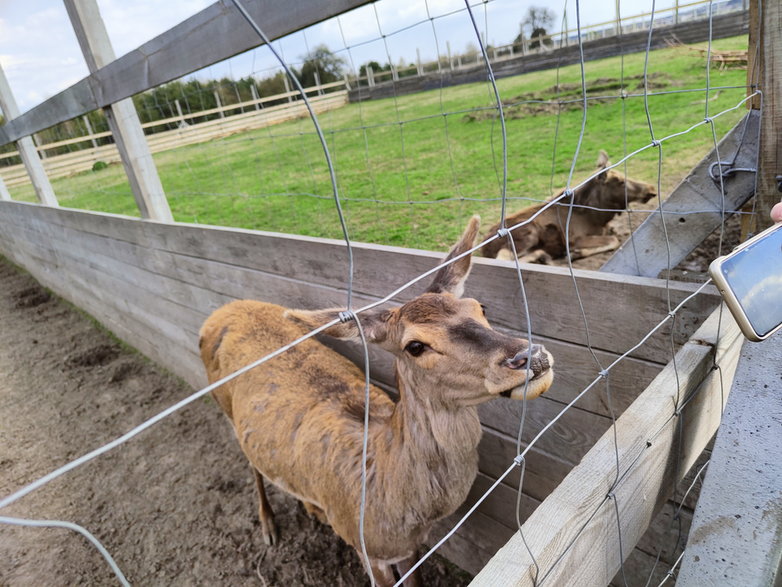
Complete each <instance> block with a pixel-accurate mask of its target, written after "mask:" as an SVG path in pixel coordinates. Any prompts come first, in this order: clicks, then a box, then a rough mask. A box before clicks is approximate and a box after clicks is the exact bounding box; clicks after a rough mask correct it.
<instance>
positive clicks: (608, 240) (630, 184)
mask: <svg viewBox="0 0 782 587" xmlns="http://www.w3.org/2000/svg"><path fill="white" fill-rule="evenodd" d="M608 165H609V162H608V155H607V154H606V152H605V151H600V156H599V157H598V159H597V168H598V170H600V169H605V168H606V167H608ZM563 192H564V190H563V191H561V192H559V194H557V196H556V197H559V196H560V195H562V193H563ZM656 195H657V188H656V187H655V186H653V185H652V184H649V183H645V182H643V181H637V180H634V179H630V178H628V177H625V176H624V175H623V174H621V173H619V172H618V171H614V170H613V169H609V170H608V171H605V172H604V173H601V174H600V175H598V176H596V177H594V178H593V179H592V180H591V181H589V182H587V183H586V184H584V185H583V186H581V187H579V188H578V189H576V190H574V194H573V204H575V205H576V206H588V207H587V208H580V207H574V208H573V214H572V215H571V218H570V234H569V244H570V253H571V257H572V258H573V259H580V258H582V257H588V256H590V255H595V254H597V253H603V252H606V251H613V250H614V249H616V248H618V247H619V244H620V243H619V239H617V238H616V237H615V236H612V235H607V234H605V232H606V226H607V225H608V223H609V222H610V221H611V219H612V218H613V217H614V216H616V215H617V214H618V213H619V212H621V211H622V210H625V209H626V208H627V204H628V203H630V202H644V203H645V202H648V201H649V200H650V199H652V198H653V197H654V196H656ZM569 203H570V198H569V197H567V196H566V197H565V198H563V200H562V201H561V204H559V203H558V204H555V205H553V206H552V207H551V208H548V209H547V210H545V211H544V212H543V213H541V214H540V215H539V216H537V217H536V218H535V219H534V220H532V221H531V222H529V223H528V224H525V225H523V226H520V227H519V228H517V229H515V230H513V231H512V232H511V235H512V236H513V243H514V246H515V248H516V254H517V256H518V258H519V260H520V261H522V262H526V263H536V262H537V263H549V262H550V261H551V260H552V259H557V258H559V257H564V256H565V255H566V254H567V248H566V246H565V227H566V226H567V216H568V206H567V205H568V204H569ZM545 204H546V203H545V202H543V203H540V204H535V205H532V206H528V207H526V208H524V209H522V210H520V211H518V212H516V213H515V214H513V215H511V216H508V217H507V218H506V219H505V226H507V227H511V226H514V225H515V224H518V223H519V222H523V221H524V220H527V219H529V218H531V217H532V216H533V215H534V214H535V213H537V212H538V211H539V210H540V209H541V208H542V207H543V206H544V205H545ZM499 228H500V225H499V223H498V224H495V225H494V226H492V227H491V228H490V229H489V231H488V234H487V236H492V235H494V234H496V233H497V231H498V230H499ZM481 254H482V255H483V256H484V257H496V258H498V259H512V258H513V254H512V252H511V249H510V248H509V245H508V241H507V239H506V238H499V239H496V240H494V241H492V242H490V243H488V244H487V245H486V246H484V247H483V248H482V249H481Z"/></svg>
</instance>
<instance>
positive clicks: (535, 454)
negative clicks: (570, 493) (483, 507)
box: [478, 427, 573, 501]
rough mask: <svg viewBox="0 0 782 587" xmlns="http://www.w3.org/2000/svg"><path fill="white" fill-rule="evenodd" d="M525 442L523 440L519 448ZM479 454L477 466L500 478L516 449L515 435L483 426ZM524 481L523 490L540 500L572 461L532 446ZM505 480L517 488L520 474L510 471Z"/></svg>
mask: <svg viewBox="0 0 782 587" xmlns="http://www.w3.org/2000/svg"><path fill="white" fill-rule="evenodd" d="M524 448H526V444H522V450H523V449H524ZM478 453H479V454H480V455H481V461H480V470H481V472H483V473H485V474H486V475H487V476H488V477H491V478H493V479H497V478H499V476H500V475H502V474H503V473H504V472H505V470H506V469H507V468H508V467H509V466H510V464H511V463H512V462H513V459H514V458H515V457H516V455H517V454H518V453H517V452H516V439H515V438H513V437H512V436H510V435H507V434H502V433H500V432H497V431H496V430H493V429H491V428H487V427H484V430H483V436H482V437H481V443H480V445H478ZM525 460H526V463H527V465H526V470H525V472H524V485H523V487H522V490H523V491H524V493H525V494H527V495H529V496H530V497H532V498H534V499H537V500H540V501H543V500H544V499H546V497H548V495H549V494H550V493H551V492H552V491H554V489H556V488H557V485H559V484H560V482H561V481H562V479H564V478H565V477H566V476H567V474H568V473H570V471H571V470H572V469H573V463H571V462H568V461H566V460H565V459H563V458H560V456H559V455H558V453H557V454H552V453H548V452H546V451H544V450H542V449H538V448H536V447H533V448H532V450H530V451H529V452H528V453H527V455H526V457H525ZM504 484H505V485H507V486H509V487H511V488H514V489H518V486H519V474H518V473H513V474H511V475H509V476H508V477H506V478H505V481H504Z"/></svg>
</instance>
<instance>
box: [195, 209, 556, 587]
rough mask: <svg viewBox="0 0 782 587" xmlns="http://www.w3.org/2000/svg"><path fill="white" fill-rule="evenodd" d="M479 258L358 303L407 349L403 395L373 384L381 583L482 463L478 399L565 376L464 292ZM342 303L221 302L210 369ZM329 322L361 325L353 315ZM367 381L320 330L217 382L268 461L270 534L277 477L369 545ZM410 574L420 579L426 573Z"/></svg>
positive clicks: (535, 388)
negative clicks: (395, 297) (418, 290)
mask: <svg viewBox="0 0 782 587" xmlns="http://www.w3.org/2000/svg"><path fill="white" fill-rule="evenodd" d="M478 227H479V219H478V217H477V216H475V217H473V218H472V219H471V220H470V222H469V224H468V226H467V229H466V231H465V232H464V234H463V235H462V237H461V239H460V240H459V242H458V243H457V244H456V245H455V246H454V247H453V248H452V249H451V252H450V253H449V255H448V257H447V259H451V258H453V257H456V256H458V255H460V254H462V253H464V252H466V251H468V250H469V249H470V248H472V246H474V242H475V238H476V237H477V235H478ZM469 269H470V255H466V256H465V257H463V258H461V259H459V260H458V261H455V262H454V263H451V264H450V265H447V266H444V267H443V268H441V269H440V270H439V271H438V272H437V273H436V274H435V277H434V280H433V283H432V284H431V285H430V286H429V288H428V290H427V291H426V293H423V294H421V295H420V296H418V297H416V298H414V299H412V300H411V301H409V302H407V303H405V304H404V305H402V306H400V307H396V308H393V309H387V310H381V309H374V310H368V311H365V312H361V313H359V314H358V317H359V320H360V324H361V327H362V330H363V333H364V335H365V337H366V340H367V341H368V342H371V343H375V344H377V345H379V346H380V347H382V348H384V349H386V350H388V351H390V352H391V353H392V354H393V355H394V356H395V367H396V374H397V383H398V389H399V399H398V401H397V402H394V401H392V400H391V399H390V398H389V397H388V395H387V394H386V393H384V392H383V391H382V390H381V389H379V388H377V387H374V386H371V389H370V402H369V403H370V405H369V431H368V453H367V475H366V479H367V481H366V506H365V507H366V509H365V512H366V513H365V522H364V536H365V543H366V550H367V553H368V558H369V561H370V569H371V572H372V574H373V576H374V578H375V580H376V581H377V583H378V584H379V585H391V584H393V583H394V581H395V577H394V567H396V570H397V571H398V572H399V573H400V574H402V573H405V572H407V570H409V569H410V567H411V566H412V564H413V563H414V562H415V557H416V554H417V550H418V547H419V546H420V545H421V544H422V543H423V542H424V541H425V540H426V538H427V534H428V533H429V531H430V529H431V527H432V525H433V524H434V522H436V521H437V520H439V519H441V518H444V517H445V516H448V515H449V514H451V513H453V512H454V511H455V510H456V509H457V508H458V507H459V506H460V505H461V503H462V502H463V501H464V500H465V498H466V497H467V493H468V491H469V489H470V487H471V486H472V483H473V481H474V479H475V477H476V475H477V472H478V452H477V446H478V442H479V439H480V437H481V425H480V422H479V420H478V412H477V405H478V404H481V403H483V402H486V401H488V400H491V399H492V398H496V397H498V396H505V397H511V398H515V399H521V398H523V397H526V398H527V399H532V398H535V397H537V396H538V395H540V394H541V393H543V392H545V391H546V390H547V389H548V388H549V386H550V385H551V381H552V378H553V372H552V365H553V359H552V358H551V356H550V355H549V353H548V352H547V351H546V350H545V349H544V348H543V347H542V346H539V345H532V346H530V344H529V342H528V341H527V340H524V339H520V338H514V337H511V336H507V335H505V334H502V333H499V332H497V331H495V330H493V329H492V328H491V326H490V325H489V323H488V321H487V320H486V318H485V316H484V312H483V307H482V306H481V304H480V303H478V302H477V301H476V300H474V299H467V298H465V299H462V298H460V296H461V293H462V291H463V284H464V281H465V279H466V278H467V274H468V272H469ZM338 315H339V310H337V309H330V310H319V311H305V310H288V309H286V308H283V307H280V306H276V305H273V304H268V303H263V302H258V301H247V300H245V301H237V302H232V303H229V304H227V305H226V306H223V307H222V308H219V309H218V310H216V311H215V312H214V313H213V314H212V315H211V316H210V317H209V318H208V319H207V320H206V322H205V323H204V325H203V327H202V329H201V339H200V347H201V357H202V359H203V362H204V364H205V366H206V371H207V374H208V377H209V381H210V382H214V381H217V380H219V379H221V378H223V377H225V376H226V375H228V374H230V373H232V372H233V371H235V370H237V369H239V368H241V367H243V366H244V365H247V364H249V363H251V362H253V361H255V360H256V359H258V358H259V357H263V356H265V355H267V354H269V353H271V352H272V351H275V350H276V349H278V348H279V347H281V346H283V345H285V344H287V343H290V342H291V341H293V340H296V339H297V338H299V337H301V336H302V335H304V334H305V333H307V332H308V331H310V330H311V329H313V328H315V327H318V326H321V325H324V324H326V323H328V322H330V321H332V320H333V319H334V318H336V317H338ZM325 332H326V334H329V335H331V336H334V337H337V338H341V339H351V340H358V339H359V336H360V335H359V332H358V328H357V325H356V323H355V321H354V320H349V321H347V322H341V323H339V324H337V325H335V326H333V327H331V328H329V329H328V330H326V331H325ZM364 381H365V379H364V373H363V372H362V371H361V370H360V369H359V368H358V367H356V366H355V365H354V364H353V363H352V362H350V361H349V360H348V359H347V358H345V357H344V356H342V355H340V354H338V353H337V352H336V351H333V350H331V349H329V348H328V347H326V346H324V345H323V344H322V343H320V342H319V341H317V340H314V339H312V338H310V339H307V340H305V341H304V342H302V343H300V344H299V345H297V346H295V347H293V348H291V349H290V350H288V351H287V352H285V353H283V354H282V355H280V356H278V357H275V358H274V359H272V360H270V361H268V362H267V363H264V364H263V365H261V366H260V367H257V368H255V369H254V370H251V371H249V372H248V373H245V374H243V375H241V376H240V377H237V378H236V379H234V380H232V381H230V382H228V383H225V384H223V385H222V386H220V387H218V388H217V389H215V390H214V391H213V394H214V397H215V399H216V400H217V402H218V403H219V405H220V407H221V408H222V409H223V411H224V412H225V413H226V415H227V416H228V418H229V419H230V420H231V422H232V424H233V427H234V431H235V433H236V437H237V439H238V441H239V444H240V445H241V448H242V450H243V451H244V454H245V455H246V457H247V459H248V460H249V461H250V464H251V466H252V467H253V471H254V472H255V480H256V485H257V488H258V493H259V497H260V506H259V517H260V520H261V528H262V533H263V537H264V540H265V542H266V543H267V544H269V545H272V544H274V543H275V542H276V541H277V539H278V538H277V536H278V533H277V528H276V526H275V523H274V518H273V513H272V510H271V507H270V505H269V501H268V499H267V497H266V493H265V490H264V483H263V478H264V477H265V478H266V479H267V480H268V481H270V482H271V483H273V484H275V485H276V486H278V487H280V488H281V489H283V490H285V491H287V492H288V493H290V494H291V495H293V496H294V497H296V498H298V499H300V500H301V501H302V502H303V504H304V507H305V508H306V510H307V511H308V512H309V513H310V514H311V515H314V516H316V517H317V518H318V519H319V520H321V521H322V522H324V523H327V524H329V525H331V527H332V528H333V529H334V531H335V532H336V533H337V534H338V535H339V536H341V537H342V538H343V539H344V540H345V541H346V542H347V543H348V544H350V545H351V546H353V547H354V548H356V549H357V550H358V552H359V556H361V546H360V540H359V508H360V503H361V487H362V481H361V479H362V447H363V437H364V404H365V402H364V398H365V382H364ZM361 558H362V560H364V558H363V556H361ZM410 579H411V580H410V581H409V584H419V583H418V582H419V581H420V577H418V575H417V573H415V574H413V575H411V578H410Z"/></svg>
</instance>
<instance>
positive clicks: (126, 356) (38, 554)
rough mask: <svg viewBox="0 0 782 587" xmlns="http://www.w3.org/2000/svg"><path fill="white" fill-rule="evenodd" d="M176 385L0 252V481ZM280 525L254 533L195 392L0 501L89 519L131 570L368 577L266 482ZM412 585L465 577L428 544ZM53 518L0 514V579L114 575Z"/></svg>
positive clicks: (220, 578) (179, 389) (28, 510)
mask: <svg viewBox="0 0 782 587" xmlns="http://www.w3.org/2000/svg"><path fill="white" fill-rule="evenodd" d="M190 393H192V389H191V388H190V387H189V386H187V385H186V384H184V383H183V382H181V381H180V380H178V379H177V378H175V377H173V376H171V375H170V374H167V373H165V372H164V371H163V370H162V369H160V368H158V367H156V366H155V365H153V364H152V363H150V362H149V361H147V360H145V359H144V358H143V357H142V356H140V355H139V354H137V353H135V352H133V351H131V350H129V349H127V348H124V347H123V346H121V345H120V344H119V343H118V342H117V341H116V340H114V339H112V338H111V337H110V336H109V335H108V334H107V333H106V332H105V331H103V330H101V329H100V328H99V327H98V326H97V325H96V324H95V323H94V322H92V321H91V320H90V319H89V318H87V317H86V316H84V315H83V314H81V313H80V312H78V311H76V310H74V309H73V308H72V307H71V306H69V305H68V304H66V303H64V302H63V301H61V300H59V299H58V298H56V297H54V296H50V295H49V294H48V293H47V292H46V291H45V290H44V289H42V288H41V287H40V286H39V285H38V283H37V282H36V281H35V280H33V279H32V278H31V277H30V276H29V275H28V274H26V273H23V272H20V271H19V270H18V269H17V268H15V267H14V266H13V265H11V264H9V263H8V262H7V261H6V260H5V259H3V258H2V257H0V497H5V496H7V495H9V494H10V493H12V492H13V491H15V490H17V489H19V488H20V487H22V486H24V485H26V484H27V483H30V482H32V481H35V480H36V479H38V478H39V477H41V476H43V475H45V474H46V473H49V472H50V471H52V470H54V469H56V468H57V467H59V466H61V465H63V464H65V463H66V462H68V461H70V460H72V459H74V458H76V457H78V456H80V455H82V454H84V453H87V452H89V451H90V450H92V449H95V448H97V447H99V446H101V445H103V444H104V443H106V442H107V441H110V440H113V439H114V438H116V437H118V436H120V435H121V434H123V433H124V432H126V431H128V430H130V429H131V428H133V427H134V426H136V425H138V424H140V423H141V422H142V421H144V420H146V419H147V418H149V417H151V416H153V415H155V414H157V413H158V412H160V411H162V410H163V409H165V408H167V407H168V406H170V405H172V404H174V403H176V401H178V400H179V399H182V398H184V397H186V396H187V395H189V394H190ZM269 493H270V495H269V497H270V500H271V502H272V506H273V508H274V511H275V514H276V520H277V524H278V527H279V529H280V532H281V541H280V543H279V544H278V545H277V546H275V547H267V546H265V544H264V543H263V540H262V539H261V537H260V534H259V531H258V530H259V523H258V518H257V500H256V494H255V487H254V482H253V480H252V475H251V473H250V469H249V466H248V465H246V461H245V459H244V457H243V456H242V454H241V452H240V451H239V448H238V445H237V443H236V441H235V439H234V438H233V435H232V432H231V431H230V428H229V424H228V422H227V420H225V419H224V417H223V416H222V414H221V412H220V411H219V409H218V408H217V406H216V405H215V404H214V402H213V401H212V400H211V398H204V399H203V400H199V401H197V402H196V403H194V404H191V405H190V406H189V407H187V408H185V409H184V410H182V411H180V412H179V413H177V414H175V415H174V416H172V417H170V418H168V419H167V420H165V421H163V422H161V423H159V424H157V425H155V426H154V427H152V428H151V429H149V430H147V431H145V432H144V433H142V434H141V435H140V436H138V437H136V438H134V439H133V440H131V441H130V442H128V443H126V444H124V445H123V446H121V447H119V448H117V449H115V450H113V451H112V452H110V453H108V454H106V455H103V456H101V457H99V458H98V459H97V460H94V461H92V462H90V463H88V464H86V465H84V466H82V467H80V468H78V469H76V470H74V471H71V472H70V473H68V474H66V475H65V476H64V477H61V478H60V479H57V480H55V481H53V482H52V483H50V484H49V485H47V486H45V487H43V488H42V489H40V490H38V491H36V492H34V493H32V494H30V495H28V496H26V497H24V498H23V499H22V500H20V501H18V502H16V503H14V504H12V505H11V506H9V507H7V508H5V509H3V510H2V511H0V514H1V515H4V516H18V517H30V518H35V519H57V520H69V521H72V522H75V523H78V524H81V525H83V526H84V527H86V528H87V529H88V530H90V531H91V532H92V533H93V534H95V535H96V536H97V537H98V538H99V539H100V540H101V541H102V542H103V544H104V545H105V546H106V547H107V549H108V551H109V552H110V553H111V554H112V556H114V558H115V559H116V561H117V563H118V564H119V566H120V568H121V569H122V570H123V572H124V573H125V574H126V576H127V578H128V580H129V581H130V582H131V583H132V584H133V585H166V586H169V585H264V586H270V587H271V586H274V585H286V586H291V585H368V584H369V581H368V580H367V579H366V577H365V574H364V571H363V567H362V565H361V563H360V561H359V559H358V556H357V555H356V554H355V552H354V551H353V549H352V548H350V547H348V546H347V545H346V544H345V543H344V542H342V541H341V540H340V539H339V538H337V537H336V536H335V535H334V534H333V532H332V531H331V530H330V528H328V527H325V526H323V525H321V524H320V523H318V522H316V521H314V520H312V519H310V518H309V517H308V515H307V514H306V513H305V512H304V509H303V508H302V507H301V506H300V505H299V502H298V501H296V500H294V499H292V498H290V497H288V496H286V495H284V494H282V493H280V492H277V491H275V490H274V489H273V488H272V490H271V491H270V492H269ZM423 572H424V579H425V583H426V584H427V585H449V586H453V585H457V586H458V585H464V584H466V583H467V582H468V581H469V577H468V576H467V575H466V574H464V573H462V572H461V571H459V570H458V569H456V568H455V567H453V566H452V565H450V564H449V563H447V562H445V561H444V560H443V559H440V558H437V557H433V559H430V561H427V563H426V564H425V565H424V567H423ZM116 584H118V582H117V580H116V578H115V577H114V575H113V574H112V573H111V571H110V569H109V567H108V565H107V564H106V562H105V561H104V560H103V558H102V557H101V556H100V555H99V554H98V553H97V551H96V550H95V549H94V548H93V547H92V546H91V545H90V544H89V543H88V542H87V541H86V540H85V539H84V538H83V537H81V536H80V535H79V534H76V533H74V532H71V531H68V530H64V529H49V528H44V529H39V528H18V527H13V526H8V525H0V585H2V586H3V587H21V586H36V587H40V586H43V585H46V586H59V585H62V586H66V585H67V586H73V585H116Z"/></svg>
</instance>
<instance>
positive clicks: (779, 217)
mask: <svg viewBox="0 0 782 587" xmlns="http://www.w3.org/2000/svg"><path fill="white" fill-rule="evenodd" d="M771 221H772V222H782V202H777V203H776V204H774V207H773V208H771Z"/></svg>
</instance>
